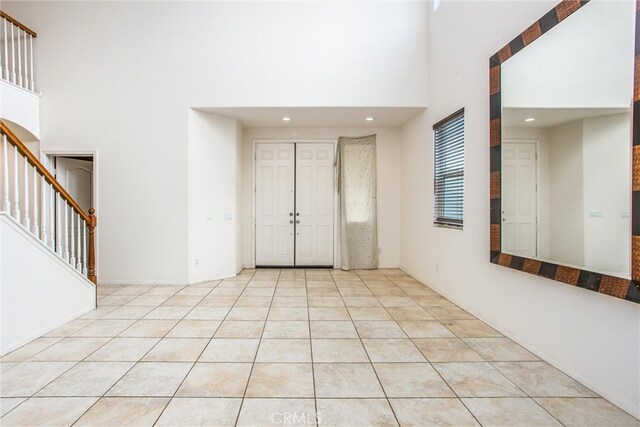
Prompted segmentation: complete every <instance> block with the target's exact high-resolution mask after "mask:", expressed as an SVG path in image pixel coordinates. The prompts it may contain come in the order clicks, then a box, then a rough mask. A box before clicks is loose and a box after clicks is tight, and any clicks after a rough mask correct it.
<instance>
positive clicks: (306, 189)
mask: <svg viewBox="0 0 640 427" xmlns="http://www.w3.org/2000/svg"><path fill="white" fill-rule="evenodd" d="M334 176H335V174H334V144H332V143H257V144H256V188H255V191H256V224H255V227H256V229H255V236H256V266H333V233H334V205H333V202H334Z"/></svg>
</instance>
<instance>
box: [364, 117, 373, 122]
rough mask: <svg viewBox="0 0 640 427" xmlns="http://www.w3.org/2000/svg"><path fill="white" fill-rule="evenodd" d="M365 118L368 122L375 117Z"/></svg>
mask: <svg viewBox="0 0 640 427" xmlns="http://www.w3.org/2000/svg"><path fill="white" fill-rule="evenodd" d="M365 120H366V121H368V122H372V121H374V120H375V119H374V118H373V117H367V118H366V119H365Z"/></svg>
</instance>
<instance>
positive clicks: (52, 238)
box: [49, 185, 57, 251]
mask: <svg viewBox="0 0 640 427" xmlns="http://www.w3.org/2000/svg"><path fill="white" fill-rule="evenodd" d="M49 187H50V188H49V212H51V215H50V216H49V225H50V226H51V227H49V247H50V248H51V249H52V250H53V251H55V250H56V222H55V221H56V217H57V215H56V210H55V209H56V201H55V197H56V192H55V191H53V185H50V186H49Z"/></svg>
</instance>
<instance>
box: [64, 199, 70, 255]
mask: <svg viewBox="0 0 640 427" xmlns="http://www.w3.org/2000/svg"><path fill="white" fill-rule="evenodd" d="M63 201H64V229H63V230H62V232H63V233H64V259H65V261H67V262H69V204H68V203H67V201H66V200H63Z"/></svg>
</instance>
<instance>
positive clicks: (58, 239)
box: [56, 193, 62, 256]
mask: <svg viewBox="0 0 640 427" xmlns="http://www.w3.org/2000/svg"><path fill="white" fill-rule="evenodd" d="M60 201H61V199H60V195H59V194H57V193H56V252H57V253H58V255H60V256H62V239H61V237H62V233H61V232H62V230H61V229H62V218H61V216H62V215H60V211H61V210H62V208H61V207H60Z"/></svg>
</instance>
